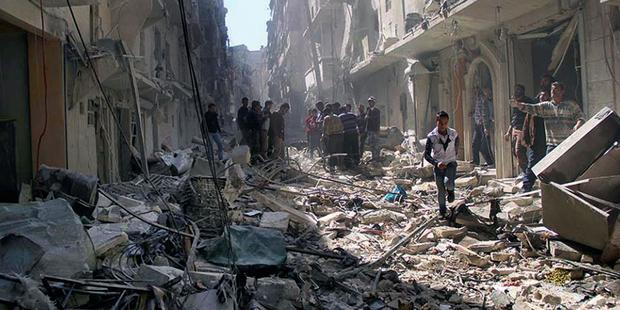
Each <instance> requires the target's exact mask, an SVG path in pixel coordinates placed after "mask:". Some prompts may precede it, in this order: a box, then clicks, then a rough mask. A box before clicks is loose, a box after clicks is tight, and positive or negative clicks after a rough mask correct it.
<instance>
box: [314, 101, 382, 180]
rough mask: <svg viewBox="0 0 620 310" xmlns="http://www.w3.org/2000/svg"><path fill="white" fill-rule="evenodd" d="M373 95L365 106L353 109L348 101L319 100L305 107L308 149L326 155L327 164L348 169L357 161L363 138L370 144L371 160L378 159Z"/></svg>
mask: <svg viewBox="0 0 620 310" xmlns="http://www.w3.org/2000/svg"><path fill="white" fill-rule="evenodd" d="M375 105H376V99H375V98H374V97H370V98H368V110H366V108H365V107H364V106H363V105H360V106H359V107H358V114H357V115H355V114H354V113H353V107H352V105H351V104H346V105H344V106H341V105H340V103H338V102H335V103H333V104H327V105H326V104H324V103H323V102H321V101H319V102H318V103H317V104H316V107H315V108H314V109H310V110H309V111H308V115H307V116H306V119H305V121H304V123H305V131H306V134H307V137H308V153H309V155H310V157H312V156H314V152H315V151H316V152H317V153H318V155H319V156H321V155H323V156H325V157H326V158H327V159H328V166H329V168H330V169H331V170H333V169H334V168H335V167H336V166H340V167H341V168H345V169H350V168H352V167H354V166H357V165H358V164H359V163H360V160H361V157H362V154H363V152H364V147H365V145H366V141H368V144H369V146H370V147H371V152H372V160H373V161H376V160H378V159H379V155H380V153H379V152H380V149H379V143H378V141H377V139H378V135H379V130H380V127H381V111H380V110H379V109H378V108H377V107H375Z"/></svg>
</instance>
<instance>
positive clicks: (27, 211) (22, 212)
mask: <svg viewBox="0 0 620 310" xmlns="http://www.w3.org/2000/svg"><path fill="white" fill-rule="evenodd" d="M11 234H13V235H17V236H21V237H24V238H26V239H28V240H30V241H32V242H33V243H34V244H36V245H37V246H39V247H41V249H42V250H43V252H44V254H43V255H42V256H41V258H40V259H39V260H38V262H37V263H36V264H35V265H34V266H33V267H32V270H31V272H30V276H31V277H32V278H34V279H38V277H39V275H41V274H47V275H53V276H60V277H71V276H73V275H75V274H78V273H81V272H87V271H89V270H90V269H91V268H92V267H93V266H94V265H95V250H94V248H93V245H92V243H91V241H90V240H89V239H88V235H87V234H86V232H85V231H84V227H83V226H82V223H81V221H80V219H79V217H78V216H77V215H76V214H75V213H74V211H73V209H72V208H71V206H70V205H69V203H68V202H67V201H65V200H64V199H55V200H51V201H47V202H44V203H27V204H0V238H3V237H5V236H7V235H11ZM15 250H17V249H15ZM12 272H17V273H21V272H23V270H14V271H12ZM7 273H11V271H8V270H7Z"/></svg>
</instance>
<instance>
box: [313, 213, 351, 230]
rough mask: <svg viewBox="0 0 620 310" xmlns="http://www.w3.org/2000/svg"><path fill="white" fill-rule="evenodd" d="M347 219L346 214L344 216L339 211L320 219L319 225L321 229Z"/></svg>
mask: <svg viewBox="0 0 620 310" xmlns="http://www.w3.org/2000/svg"><path fill="white" fill-rule="evenodd" d="M345 217H346V214H344V212H340V211H338V212H334V213H330V214H328V215H326V216H323V217H321V218H319V219H318V224H319V226H321V227H326V226H329V225H330V224H331V223H332V222H336V221H339V220H341V219H343V218H345Z"/></svg>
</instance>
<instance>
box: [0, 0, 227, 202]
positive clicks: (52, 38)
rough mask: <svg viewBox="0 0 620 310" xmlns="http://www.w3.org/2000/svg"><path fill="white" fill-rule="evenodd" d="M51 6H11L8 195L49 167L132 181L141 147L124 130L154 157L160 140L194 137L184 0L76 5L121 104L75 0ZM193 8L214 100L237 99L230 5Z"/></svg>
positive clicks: (202, 69)
mask: <svg viewBox="0 0 620 310" xmlns="http://www.w3.org/2000/svg"><path fill="white" fill-rule="evenodd" d="M41 3H42V4H43V6H42V7H39V6H38V1H20V0H18V1H13V0H11V1H2V3H0V55H1V56H0V68H2V74H1V75H0V90H1V91H0V103H1V104H0V119H1V120H2V121H1V122H0V124H1V125H0V126H2V127H3V129H6V130H7V131H6V132H9V133H10V134H9V135H5V136H3V137H2V139H3V140H2V145H3V148H5V151H6V152H3V153H2V154H5V155H6V156H5V155H2V160H1V162H2V165H3V166H2V168H3V171H5V172H7V175H8V177H7V178H6V180H4V181H3V183H2V185H1V186H0V187H1V189H0V191H2V192H3V195H5V194H6V195H11V196H14V195H15V193H17V192H19V187H20V185H21V184H22V183H29V180H30V179H31V178H32V175H33V172H36V170H37V168H38V166H39V165H41V164H47V165H51V166H55V167H66V168H68V169H70V170H73V171H77V172H81V173H85V174H91V175H98V176H99V177H100V179H101V180H102V181H103V182H113V181H118V180H121V179H125V178H126V177H127V175H126V173H127V172H128V171H130V169H129V165H130V159H131V152H132V150H129V149H128V148H127V147H125V146H124V144H123V143H122V141H121V139H122V138H121V137H122V134H124V135H125V136H127V137H128V138H129V139H130V140H131V145H132V146H133V147H135V148H136V150H138V151H140V152H144V153H146V154H152V152H153V151H154V150H158V149H161V145H166V146H168V147H170V148H173V149H174V148H178V147H180V146H183V145H187V144H189V143H190V141H191V139H192V137H193V136H195V135H196V134H197V133H198V132H199V124H198V119H197V117H196V112H195V108H194V104H193V101H192V98H193V94H192V90H191V82H190V73H189V69H188V64H187V55H186V50H185V45H184V44H185V42H184V40H183V33H182V19H181V14H180V11H179V2H178V1H173V0H166V1H162V0H134V1H119V0H99V1H97V0H71V1H70V2H69V3H71V5H72V10H73V13H74V15H75V19H76V22H77V25H79V30H80V32H81V36H82V37H83V39H84V41H85V42H84V43H85V45H86V46H87V49H88V55H89V56H90V58H91V61H92V63H93V65H94V68H93V69H94V70H95V71H96V72H97V75H98V79H99V81H100V82H101V85H102V87H103V90H104V93H105V96H106V97H107V98H108V99H109V103H110V104H111V107H112V109H114V111H110V108H109V106H108V105H107V103H106V100H105V98H104V96H103V95H102V93H101V91H100V89H99V87H98V82H97V80H96V79H95V77H94V75H93V72H92V71H91V68H90V65H89V60H88V58H87V57H86V53H85V50H84V47H83V45H82V42H81V39H80V34H79V33H78V29H77V28H76V27H75V26H74V23H73V21H72V15H71V12H70V10H69V7H68V4H67V3H68V2H67V1H64V0H63V1H61V0H43V1H42V2H41ZM185 5H186V11H188V14H187V15H188V16H187V18H188V20H187V22H188V28H189V29H188V30H189V33H190V36H191V44H192V45H191V46H190V52H191V53H192V55H193V58H194V62H195V63H196V66H197V71H198V72H199V74H200V75H201V76H200V78H199V81H200V82H201V84H200V85H199V87H200V91H201V94H202V96H203V102H206V101H211V100H217V101H218V102H220V103H221V104H224V105H228V104H229V102H230V93H231V87H232V84H231V82H230V81H229V74H227V73H228V70H229V65H228V60H227V44H228V37H227V29H226V26H225V21H224V18H225V15H226V9H225V8H224V5H223V1H222V0H214V1H186V2H185ZM44 72H45V77H44V75H43V73H44ZM136 99H138V100H137V101H138V102H139V108H140V114H139V116H140V117H137V116H138V114H136V113H134V111H136ZM111 112H114V113H115V115H117V116H118V119H119V122H120V124H121V128H122V129H121V130H119V128H118V126H116V124H115V122H116V121H115V119H114V117H113V115H112V113H111ZM140 127H142V129H141V128H140ZM140 130H142V132H144V144H143V145H142V144H140V139H138V134H137V133H138V132H140ZM3 131H4V130H3ZM121 133H122V134H121ZM12 154H16V155H14V156H13V155H12ZM5 157H6V158H5Z"/></svg>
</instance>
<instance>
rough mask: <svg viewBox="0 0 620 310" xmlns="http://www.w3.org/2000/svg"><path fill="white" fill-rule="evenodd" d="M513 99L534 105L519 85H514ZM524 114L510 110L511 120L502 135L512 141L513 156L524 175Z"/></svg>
mask: <svg viewBox="0 0 620 310" xmlns="http://www.w3.org/2000/svg"><path fill="white" fill-rule="evenodd" d="M514 98H515V100H516V101H518V102H523V103H529V104H532V103H534V100H532V98H529V97H527V96H526V95H525V87H524V86H523V85H521V84H517V85H515V91H514ZM525 115H526V113H525V112H522V111H521V110H519V109H517V108H512V120H511V122H510V127H509V128H508V131H507V132H506V134H505V135H504V139H505V140H506V141H512V142H513V143H514V149H513V155H514V156H515V157H516V158H517V161H518V162H519V169H520V170H521V172H522V173H523V174H524V175H525V172H526V170H527V162H528V160H527V146H525V144H524V143H523V123H524V122H525Z"/></svg>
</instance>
